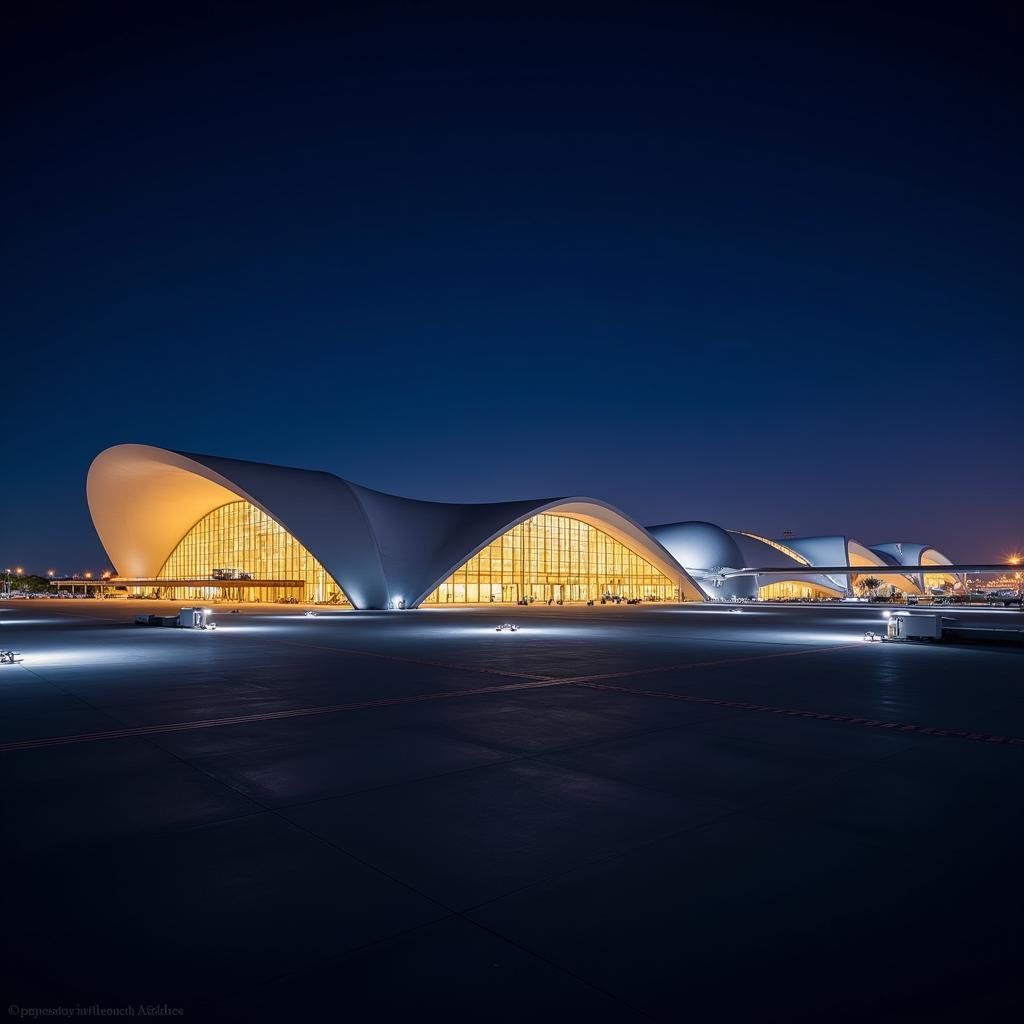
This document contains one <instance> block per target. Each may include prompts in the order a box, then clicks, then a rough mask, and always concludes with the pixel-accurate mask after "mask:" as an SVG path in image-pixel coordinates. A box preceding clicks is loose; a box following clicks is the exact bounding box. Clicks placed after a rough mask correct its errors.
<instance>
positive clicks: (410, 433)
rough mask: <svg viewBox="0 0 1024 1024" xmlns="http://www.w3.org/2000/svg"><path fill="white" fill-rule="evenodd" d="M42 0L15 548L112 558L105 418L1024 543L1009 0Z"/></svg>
mask: <svg viewBox="0 0 1024 1024" xmlns="http://www.w3.org/2000/svg"><path fill="white" fill-rule="evenodd" d="M29 6H30V7H31V8H32V10H30V11H29V12H28V13H25V14H23V15H22V16H21V20H19V21H17V22H15V23H13V24H11V23H9V24H8V27H7V30H6V31H5V60H4V64H5V66H4V68H3V76H4V83H3V85H4V88H3V94H2V96H3V99H2V103H3V107H4V150H5V158H4V161H3V174H4V177H5V178H6V182H5V189H4V199H5V208H6V209H5V215H4V230H3V232H2V245H3V259H4V285H5V287H4V299H3V307H2V308H3V314H2V321H0V325H2V327H0V329H2V335H3V349H2V351H3V378H4V389H3V416H2V419H0V422H2V436H3V445H2V452H3V455H2V472H3V479H4V484H5V486H4V500H3V502H2V510H0V560H2V561H0V565H6V564H18V565H24V566H25V567H26V568H27V569H30V570H36V571H44V570H45V569H47V568H51V567H52V568H55V569H57V570H58V571H67V572H73V571H80V570H82V569H84V568H103V567H105V566H106V565H107V562H106V559H105V556H104V555H103V552H102V548H101V547H100V545H99V542H98V540H97V538H96V536H95V534H94V532H93V529H92V525H91V521H90V519H89V514H88V509H87V506H86V502H85V489H84V488H85V475H86V472H87V470H88V466H89V463H90V461H91V459H92V458H93V456H94V455H95V454H96V453H97V452H99V451H100V450H102V449H103V448H105V447H107V446H109V445H111V444H117V443H121V442H139V443H147V444H154V445H159V446H162V447H168V448H175V449H183V450H188V451H198V452H209V453H214V454H220V455H227V456H234V457H237V458H243V459H253V460H257V461H264V462H277V463H282V464H285V465H296V466H306V467H310V468H315V469H326V470H330V471H332V472H334V473H337V474H339V475H341V476H345V477H347V478H349V479H352V480H355V481H357V482H360V483H363V484H366V485H368V486H371V487H376V488H379V489H381V490H386V491H392V492H395V493H399V494H403V495H408V496H412V497H420V498H432V499H439V500H455V501H473V500H498V499H508V498H526V497H547V496H555V495H568V494H574V495H579V494H582V495H593V496H597V497H601V498H604V499H606V500H608V501H610V502H612V503H613V504H615V505H618V506H619V507H621V508H623V509H624V510H626V511H627V512H629V513H630V514H631V515H633V516H634V517H635V518H636V519H638V520H640V521H642V522H646V523H664V522H670V521H673V520H684V519H707V520H710V521H712V522H717V523H719V524H721V525H723V526H726V527H730V528H735V527H738V528H743V529H747V530H752V531H756V532H761V533H765V534H768V535H772V536H780V535H781V534H782V532H783V531H784V530H787V529H789V530H793V531H794V532H795V533H796V534H798V535H799V534H817V533H847V534H849V535H851V536H854V537H857V538H858V539H860V540H862V541H864V542H865V543H876V542H881V541H890V540H908V541H910V540H920V541H924V542H927V543H930V544H933V545H935V546H936V547H938V548H940V549H941V550H943V551H945V552H946V553H947V554H949V555H950V556H951V557H953V558H954V559H958V560H968V559H971V560H1000V559H1002V557H1003V556H1004V555H1005V554H1006V553H1007V552H1009V551H1011V550H1013V549H1015V548H1020V547H1024V526H1022V514H1021V510H1022V508H1024V483H1022V476H1024V473H1022V466H1021V441H1022V437H1024V416H1022V413H1021V392H1022V381H1024V360H1022V357H1021V325H1022V312H1024V291H1022V288H1021V252H1020V246H1021V238H1022V237H1024V232H1022V227H1024V225H1022V209H1021V182H1022V181H1024V152H1022V145H1021V138H1022V135H1021V128H1022V124H1021V117H1020V114H1021V106H1022V95H1021V80H1020V78H1019V59H1018V57H1017V55H1016V53H1015V52H1014V51H1015V48H1016V47H1017V45H1018V40H1019V38H1020V26H1019V25H1014V24H1011V22H1010V21H1009V20H1008V16H1007V15H1000V14H997V13H994V12H995V11H996V9H995V8H992V9H990V10H988V11H986V10H985V9H984V8H983V7H978V6H975V5H972V6H970V7H967V6H961V8H960V18H959V20H955V19H953V17H952V16H950V18H949V20H941V19H942V18H944V17H945V15H944V14H942V12H941V9H940V8H939V6H938V5H935V6H933V7H931V8H928V7H924V6H922V7H920V8H919V9H918V11H919V13H918V14H915V13H914V12H913V11H912V10H911V9H910V8H909V7H904V8H900V7H899V5H896V7H895V8H894V7H893V5H891V4H887V5H885V6H884V7H883V6H873V5H870V4H863V3H856V4H853V3H851V4H848V5H847V4H827V5H826V4H819V5H815V6H809V7H807V8H798V7H793V6H785V5H781V6H777V5H770V4H756V5H748V6H744V5H736V4H730V3H714V4H708V5H669V4H649V5H648V4H642V3H633V4H628V5H627V4H623V5H621V6H618V7H602V6H601V5H599V4H590V5H587V6H585V7H582V6H581V7H580V8H578V9H577V10H575V11H572V10H571V9H569V8H562V9H561V12H560V13H552V12H554V11H557V10H558V9H557V8H556V7H553V6H551V5H547V6H546V7H543V8H540V7H539V8H537V9H536V10H535V11H534V12H533V13H530V12H529V11H528V9H527V8H526V7H525V6H523V5H517V6H516V7H515V8H511V7H510V8H508V9H507V13H498V12H499V8H498V7H497V6H493V5H488V4H478V5H476V7H475V9H474V8H471V7H467V8H466V9H464V10H458V9H455V8H448V7H441V6H434V5H402V4H394V5H384V4H377V5H361V6H358V7H357V6H345V5H335V6H336V8H338V9H336V10H334V11H333V12H328V13H325V12H324V10H323V9H319V8H315V7H311V6H308V5H302V4H298V5H286V4H281V5H279V6H277V7H276V8H259V7H258V6H255V5H253V4H239V5H237V6H234V7H226V6H220V7H219V8H217V10H216V13H206V14H202V15H199V14H195V15H190V14H188V13H187V12H186V8H185V7H183V6H181V5H173V6H167V7H165V8H159V7H157V6H155V5H146V4H140V5H136V12H137V13H136V14H134V15H132V14H124V13H122V12H119V11H116V10H114V9H113V8H109V7H104V6H103V5H98V6H94V5H84V4H76V5H71V6H69V7H68V8H67V9H66V10H65V9H64V8H62V7H61V6H60V5H29ZM1006 6H1007V7H1009V6H1010V5H1006ZM87 8H88V10H87ZM160 10H162V11H163V12H164V13H163V14H158V13H157V12H158V11H160ZM474 10H475V13H474ZM142 11H144V17H145V20H144V21H143V20H141V18H142V16H143V15H140V14H139V13H138V12H142ZM964 19H969V20H964Z"/></svg>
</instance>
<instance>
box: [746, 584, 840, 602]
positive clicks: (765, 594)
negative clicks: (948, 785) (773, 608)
mask: <svg viewBox="0 0 1024 1024" xmlns="http://www.w3.org/2000/svg"><path fill="white" fill-rule="evenodd" d="M757 597H758V600H759V601H819V600H831V599H833V598H835V597H836V593H835V592H834V591H832V590H827V589H826V588H825V587H816V586H814V585H813V584H811V583H794V582H790V581H784V582H782V583H768V584H766V585H765V586H763V587H758V588H757Z"/></svg>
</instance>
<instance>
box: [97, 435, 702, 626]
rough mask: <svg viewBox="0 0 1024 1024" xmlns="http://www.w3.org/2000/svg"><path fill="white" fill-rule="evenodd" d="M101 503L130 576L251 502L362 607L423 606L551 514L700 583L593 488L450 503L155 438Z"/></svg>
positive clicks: (688, 587)
mask: <svg viewBox="0 0 1024 1024" xmlns="http://www.w3.org/2000/svg"><path fill="white" fill-rule="evenodd" d="M86 493H87V497H88V502H89V510H90V512H91V513H92V518H93V523H94V524H95V526H96V531H97V533H98V534H99V537H100V541H101V542H102V544H103V546H104V548H105V549H106V551H107V554H108V555H109V556H110V560H111V562H112V563H113V565H114V566H115V568H116V569H117V571H118V573H119V575H121V576H125V577H129V578H151V577H155V576H156V575H157V573H158V572H159V571H160V569H161V567H162V566H163V564H164V562H165V561H166V560H167V557H168V556H169V555H170V554H171V552H172V551H173V550H174V548H175V547H176V546H177V545H178V543H179V542H180V541H181V539H182V538H183V537H184V536H185V534H186V533H187V532H188V531H189V530H190V529H191V528H192V527H193V526H194V525H195V523H197V522H198V521H199V520H200V519H202V517H203V516H205V515H206V514H207V513H209V512H212V511H213V510H214V509H216V508H219V507H220V506H221V505H224V504H226V503H228V502H230V501H236V500H238V499H242V500H244V501H248V502H250V503H251V504H253V505H255V506H256V507H257V508H259V509H261V510H262V511H263V512H265V513H266V514H267V515H268V516H270V518H272V519H273V520H274V521H275V522H277V523H278V524H279V525H280V526H281V527H282V528H283V529H285V530H287V531H288V533H290V534H291V535H292V536H293V537H295V538H296V539H297V540H298V541H299V542H300V543H301V544H303V545H304V546H305V547H306V548H307V549H308V550H309V551H310V552H311V553H312V554H313V555H314V557H316V558H317V559H318V560H319V561H320V562H321V564H322V565H323V566H324V568H325V569H326V570H327V571H328V572H329V573H330V574H331V576H333V577H334V579H335V580H336V581H337V583H338V585H339V586H340V587H341V588H342V590H344V592H345V594H346V596H347V597H348V599H349V600H350V601H351V602H352V604H353V605H354V606H355V607H356V608H386V607H389V605H390V604H391V603H392V602H395V601H398V600H400V599H401V600H404V601H405V603H406V604H407V605H409V606H415V605H417V604H419V603H420V602H421V601H422V600H423V599H424V598H425V597H427V595H429V594H430V593H431V592H432V591H433V590H434V589H435V588H436V587H437V585H438V584H439V583H441V582H443V581H444V580H445V579H446V578H447V577H448V576H450V575H451V574H452V573H453V572H454V571H455V570H456V569H457V568H458V567H459V566H460V565H462V563H463V562H465V561H466V560H467V559H468V558H471V557H472V556H473V555H474V554H476V553H477V552H478V551H480V550H481V549H482V548H484V547H485V546H486V545H487V544H489V543H490V542H491V541H492V540H494V539H495V538H497V537H500V536H501V535H502V534H503V533H505V532H506V531H507V530H510V529H511V528H512V527H513V526H515V525H516V524H518V523H520V522H522V521H523V520H525V519H528V518H530V517H531V516H534V515H538V514H539V513H542V512H552V513H559V514H562V515H569V516H573V517H574V518H577V519H581V520H583V521H584V522H588V523H590V524H591V525H593V526H595V527H597V528H599V529H601V530H603V531H604V532H605V533H607V534H609V535H610V536H612V537H614V538H615V539H616V540H619V541H620V542H621V543H623V544H625V545H627V546H628V547H630V548H631V549H633V550H634V551H636V552H637V553H638V554H640V555H642V556H643V557H644V558H646V559H647V560H648V561H649V562H650V563H651V564H652V565H654V566H655V568H657V569H658V570H659V571H660V572H662V573H664V574H665V575H666V576H667V577H668V578H669V579H671V580H672V581H673V582H674V583H676V584H677V585H678V586H679V588H680V591H681V593H682V594H683V596H684V597H685V598H686V599H687V600H702V599H703V597H704V595H703V592H702V590H701V589H700V587H698V585H697V584H696V583H695V582H694V581H693V579H691V578H690V576H689V575H688V574H687V573H686V571H685V570H684V569H683V568H682V566H681V565H680V564H679V563H678V562H677V561H676V560H675V559H674V558H673V557H672V555H671V554H670V553H669V552H668V551H667V550H666V549H665V548H664V547H663V546H662V545H661V544H660V543H659V542H658V541H657V540H656V539H654V538H653V537H652V536H651V535H650V534H649V533H647V531H645V530H644V529H643V527H641V526H640V525H639V524H637V523H636V522H634V521H633V520H632V519H630V518H629V516H627V515H625V514H624V513H623V512H620V511H619V510H618V509H615V508H613V507H612V506H611V505H608V504H607V503H605V502H603V501H600V500H597V499H594V498H585V497H563V498H548V499H544V500H539V501H513V502H497V503H489V504H477V505H471V504H446V503H442V502H431V501H416V500H413V499H410V498H400V497H397V496H395V495H392V494H384V493H382V492H380V491H374V490H371V489H370V488H367V487H361V486H360V485H358V484H354V483H351V482H350V481H348V480H343V479H342V478H341V477H337V476H334V475H333V474H331V473H323V472H318V471H314V470H306V469H289V468H287V467H284V466H271V465H265V464H263V463H257V462H244V461H242V460H239V459H225V458H220V457H218V456H213V455H197V454H193V453H190V452H177V451H171V450H169V449H165V448H155V447H151V446H149V445H138V444H122V445H115V446H114V447H113V448H108V449H107V450H106V451H104V452H101V453H100V454H99V455H98V456H97V457H96V458H95V460H94V461H93V463H92V466H91V467H90V468H89V476H88V480H87V484H86Z"/></svg>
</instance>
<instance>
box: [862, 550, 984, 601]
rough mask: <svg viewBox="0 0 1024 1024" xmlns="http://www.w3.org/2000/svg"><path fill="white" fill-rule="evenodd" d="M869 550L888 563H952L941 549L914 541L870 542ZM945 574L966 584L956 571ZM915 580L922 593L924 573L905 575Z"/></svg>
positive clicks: (937, 564)
mask: <svg viewBox="0 0 1024 1024" xmlns="http://www.w3.org/2000/svg"><path fill="white" fill-rule="evenodd" d="M871 550H872V551H874V552H875V553H876V554H877V555H879V556H880V557H882V558H884V559H886V560H887V561H889V564H890V565H935V566H942V565H952V564H953V563H952V561H951V560H950V559H949V558H947V557H946V555H944V554H943V553H942V552H941V551H939V550H938V549H936V548H933V547H931V546H929V545H928V544H920V543H917V542H914V541H889V542H888V543H885V544H872V545H871ZM945 575H947V576H950V577H952V578H953V579H956V580H959V581H960V582H961V583H963V584H966V577H965V576H963V575H958V574H956V573H946V574H945ZM907 579H912V580H914V581H915V582H916V585H917V587H918V589H919V590H920V591H921V592H922V593H923V592H924V590H925V585H924V573H920V572H919V573H912V574H910V575H908V576H907Z"/></svg>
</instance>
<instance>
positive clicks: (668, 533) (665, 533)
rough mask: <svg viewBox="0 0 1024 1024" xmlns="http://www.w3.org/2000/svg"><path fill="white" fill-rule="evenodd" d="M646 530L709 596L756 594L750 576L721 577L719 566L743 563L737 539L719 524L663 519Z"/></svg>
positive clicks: (724, 597)
mask: <svg viewBox="0 0 1024 1024" xmlns="http://www.w3.org/2000/svg"><path fill="white" fill-rule="evenodd" d="M647 532H648V533H649V534H650V535H651V536H652V537H654V538H655V539H656V540H658V541H659V542H660V543H661V544H662V546H663V547H664V548H665V549H666V550H667V551H668V552H669V554H671V555H672V557H673V558H674V559H675V560H676V561H677V562H678V563H679V564H680V565H681V566H683V568H684V569H686V571H687V573H688V574H689V575H690V576H692V577H693V579H694V580H695V581H696V582H697V584H698V585H699V586H700V588H701V590H703V592H704V593H705V594H706V595H707V596H708V597H710V598H711V599H712V600H716V601H724V600H732V599H736V598H751V597H754V596H756V594H757V582H756V580H755V579H754V578H753V577H752V576H734V577H731V578H728V577H727V578H722V576H721V575H720V574H719V570H723V569H742V568H744V565H745V563H744V561H743V555H742V553H741V552H740V549H739V547H738V545H737V544H736V541H735V540H734V539H733V538H732V537H731V536H730V535H729V533H728V532H726V531H725V530H723V529H722V528H721V527H720V526H715V524H714V523H705V522H699V521H692V522H685V523H664V524H662V525H660V526H648V527H647Z"/></svg>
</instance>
